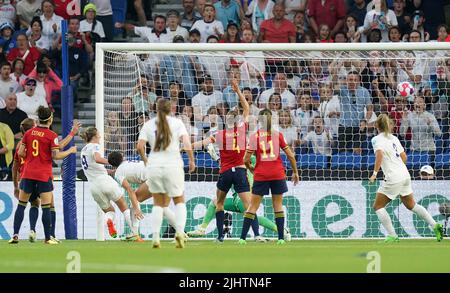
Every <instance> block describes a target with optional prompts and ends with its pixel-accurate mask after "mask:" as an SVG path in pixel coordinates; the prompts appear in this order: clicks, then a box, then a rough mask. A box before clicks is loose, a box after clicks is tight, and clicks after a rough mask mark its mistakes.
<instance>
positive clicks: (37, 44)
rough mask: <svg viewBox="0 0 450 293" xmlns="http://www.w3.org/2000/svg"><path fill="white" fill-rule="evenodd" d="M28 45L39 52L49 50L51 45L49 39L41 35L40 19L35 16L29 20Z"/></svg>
mask: <svg viewBox="0 0 450 293" xmlns="http://www.w3.org/2000/svg"><path fill="white" fill-rule="evenodd" d="M30 30H31V31H30V36H29V38H28V39H29V41H30V46H31V47H32V48H36V49H37V50H38V51H39V53H41V54H45V53H47V52H48V51H50V48H51V47H52V42H51V41H49V39H48V38H47V37H45V36H43V35H42V21H41V19H40V18H39V17H38V16H36V17H34V18H33V19H32V20H31V23H30Z"/></svg>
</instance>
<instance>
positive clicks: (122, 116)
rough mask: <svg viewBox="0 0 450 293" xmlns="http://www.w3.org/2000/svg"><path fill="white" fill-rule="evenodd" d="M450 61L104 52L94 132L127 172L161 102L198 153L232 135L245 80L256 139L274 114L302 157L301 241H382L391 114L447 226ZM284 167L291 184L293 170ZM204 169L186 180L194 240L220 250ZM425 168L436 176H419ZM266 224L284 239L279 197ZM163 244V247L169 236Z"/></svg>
mask: <svg viewBox="0 0 450 293" xmlns="http://www.w3.org/2000/svg"><path fill="white" fill-rule="evenodd" d="M449 49H450V46H449V45H448V44H443V43H423V44H422V43H416V44H415V43H402V44H245V45H244V44H242V45H241V44H201V45H200V44H97V58H96V60H97V61H96V69H97V70H96V72H97V74H96V115H97V116H96V124H97V127H98V128H99V129H100V131H101V133H103V138H104V141H103V145H104V148H105V154H106V155H108V153H109V152H111V151H121V152H123V153H124V154H125V157H126V159H127V160H138V159H139V157H138V155H137V152H136V142H137V137H138V133H139V129H140V128H141V126H142V124H143V123H144V122H145V121H146V120H148V119H150V118H153V117H155V115H156V109H155V105H156V101H157V100H158V99H161V98H164V99H170V101H171V102H172V114H173V115H174V116H176V117H178V118H179V119H181V120H182V121H183V123H184V124H185V126H186V128H187V130H188V132H189V134H190V135H191V139H192V141H193V142H194V141H199V140H202V139H203V138H205V137H207V136H209V135H210V134H211V132H214V131H216V130H217V129H221V128H223V122H224V119H225V115H226V113H227V111H229V110H230V109H234V108H240V107H241V106H240V104H239V102H238V101H239V100H238V98H237V95H236V94H235V93H234V92H233V90H232V89H231V86H230V81H231V79H236V80H237V81H238V82H239V86H240V89H241V91H242V92H243V94H244V95H245V97H246V99H247V101H248V102H249V104H250V114H251V116H250V119H249V128H250V129H249V132H252V131H254V130H255V129H256V126H257V123H256V116H257V115H258V113H259V111H260V110H261V109H263V108H268V109H270V110H272V113H273V117H274V119H275V120H274V122H273V123H274V125H275V127H276V128H278V129H279V131H281V132H282V133H283V134H284V137H285V139H286V141H287V143H288V144H289V145H290V146H291V147H292V149H293V150H294V151H295V154H296V159H297V165H298V168H299V170H300V171H301V183H300V184H299V185H297V186H295V187H294V186H293V185H292V184H290V183H289V191H288V192H287V193H286V194H285V195H284V207H285V212H286V226H287V227H288V228H289V230H290V233H291V235H292V237H294V238H373V237H383V236H384V235H385V231H384V229H383V228H382V227H381V225H380V223H379V221H378V219H377V216H376V214H375V212H374V211H373V209H372V205H373V201H374V198H375V194H376V190H377V188H378V186H379V183H380V181H381V180H382V174H379V177H378V182H377V183H374V184H370V183H369V182H368V178H369V176H370V174H372V171H373V166H374V164H375V156H374V152H373V148H372V144H371V138H372V137H373V136H375V135H376V134H377V132H376V129H375V126H374V122H375V120H376V118H377V116H378V115H380V114H382V113H386V114H388V115H389V116H390V117H391V119H392V120H393V125H394V129H393V133H394V134H395V135H396V136H398V138H399V139H400V141H401V142H402V145H403V146H404V148H405V152H406V153H407V155H408V162H407V166H408V169H409V170H410V173H411V176H412V178H413V190H414V196H415V199H416V201H417V202H419V203H420V204H422V205H423V206H424V207H425V208H427V209H428V211H429V212H430V213H431V214H432V216H433V217H434V218H435V219H436V220H437V221H441V222H443V221H444V217H443V216H442V215H440V214H439V206H440V205H441V204H443V203H445V202H447V203H448V202H450V181H449V178H450V172H449V167H450V153H449V118H448V114H449V113H448V111H449V106H448V105H449V104H448V96H449V94H450V51H449ZM280 156H281V158H282V160H283V163H284V164H285V167H286V170H287V177H288V179H290V175H291V173H292V172H291V167H290V165H289V163H288V160H287V158H286V157H285V156H284V154H280ZM183 158H184V160H185V163H187V156H185V155H184V154H183ZM195 158H196V164H197V170H196V172H195V173H194V174H191V175H189V174H187V175H186V190H185V198H186V201H187V209H188V218H187V225H186V230H187V231H191V230H196V229H197V228H198V227H199V226H200V225H202V226H201V227H202V228H205V236H204V237H206V238H212V237H215V235H216V227H215V218H214V215H213V217H212V220H211V217H209V219H205V214H206V212H207V209H208V206H209V205H210V203H211V202H212V201H213V200H214V197H215V193H216V182H217V179H218V171H219V168H218V166H219V163H218V162H217V161H215V160H214V159H213V158H212V157H211V155H210V153H209V152H208V151H207V150H206V149H196V150H195ZM426 165H429V166H430V168H431V169H429V170H431V171H432V173H431V172H429V170H428V171H427V170H425V171H426V172H428V173H430V174H428V173H426V172H422V173H421V171H420V170H421V168H422V167H423V166H426ZM186 166H187V164H186ZM427 168H428V167H426V169H427ZM380 173H381V172H380ZM227 198H229V199H228V200H227V203H226V209H227V210H226V212H227V213H229V215H228V216H227V221H226V229H227V230H228V231H229V237H238V236H239V235H240V234H239V233H240V230H241V227H242V214H241V213H239V211H242V209H243V208H242V205H240V204H239V201H238V200H237V199H234V198H233V195H232V192H230V193H229V194H228V196H227ZM151 208H152V200H151V199H150V200H149V201H147V202H144V203H142V210H143V211H144V213H146V214H147V217H146V218H145V219H144V220H143V221H142V222H141V224H140V231H141V234H142V236H143V237H144V238H150V237H151V232H150V231H151V228H150V225H151V224H150V217H149V214H150V213H151ZM387 210H388V212H389V214H390V215H391V217H392V219H393V222H394V226H395V228H396V231H397V233H398V234H399V236H401V237H429V236H432V231H431V230H430V229H429V228H428V227H427V225H426V223H425V222H423V221H422V220H420V219H419V218H418V217H417V216H416V215H415V214H413V213H411V212H410V211H407V210H406V208H405V207H404V206H402V205H401V202H400V200H399V199H397V200H394V201H393V202H392V203H391V204H390V205H389V207H388V208H387ZM258 216H259V218H262V217H265V218H267V219H264V220H263V221H262V222H263V223H261V220H260V224H262V225H264V226H261V227H260V232H261V234H262V235H263V236H266V237H275V236H276V232H275V231H274V230H273V225H271V221H273V220H274V216H273V211H272V205H271V199H270V197H265V198H264V199H263V204H262V206H261V208H260V209H259V211H258ZM205 220H210V223H209V222H208V221H206V222H205ZM166 227H168V226H166ZM166 232H170V229H166V230H164V229H163V230H162V233H165V235H163V237H165V236H168V235H169V236H170V233H169V234H168V233H166Z"/></svg>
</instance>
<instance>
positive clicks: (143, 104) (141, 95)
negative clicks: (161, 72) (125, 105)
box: [128, 74, 157, 113]
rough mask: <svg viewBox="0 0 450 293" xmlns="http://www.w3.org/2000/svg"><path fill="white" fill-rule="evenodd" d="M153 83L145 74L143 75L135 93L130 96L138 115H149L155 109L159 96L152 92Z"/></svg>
mask: <svg viewBox="0 0 450 293" xmlns="http://www.w3.org/2000/svg"><path fill="white" fill-rule="evenodd" d="M151 83H152V82H151V81H149V80H148V78H147V76H146V75H145V74H141V76H140V78H139V80H138V82H137V83H136V85H135V86H134V88H133V91H132V92H131V93H129V94H128V96H129V97H132V99H133V105H134V109H135V111H136V112H137V113H145V112H148V113H149V112H151V111H152V109H153V108H154V105H155V103H156V98H157V96H156V94H155V93H154V91H152V87H151V86H152V85H151Z"/></svg>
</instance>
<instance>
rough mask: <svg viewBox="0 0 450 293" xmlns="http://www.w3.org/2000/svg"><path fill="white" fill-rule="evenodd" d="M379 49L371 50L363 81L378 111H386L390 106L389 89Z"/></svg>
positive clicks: (362, 75)
mask: <svg viewBox="0 0 450 293" xmlns="http://www.w3.org/2000/svg"><path fill="white" fill-rule="evenodd" d="M381 58H382V56H381V53H380V52H379V51H370V52H369V58H368V62H367V65H366V66H365V68H364V69H363V70H362V71H361V83H362V85H363V86H364V87H365V88H366V89H367V90H369V92H370V93H371V95H372V103H373V104H374V105H375V111H376V112H386V111H387V108H388V100H387V98H388V91H389V84H388V83H387V77H386V68H385V67H384V64H383V62H382V59H381Z"/></svg>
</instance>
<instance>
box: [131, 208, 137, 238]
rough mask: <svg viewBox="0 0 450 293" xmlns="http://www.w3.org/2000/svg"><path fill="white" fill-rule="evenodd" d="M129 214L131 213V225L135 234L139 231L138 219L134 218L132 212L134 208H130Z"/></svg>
mask: <svg viewBox="0 0 450 293" xmlns="http://www.w3.org/2000/svg"><path fill="white" fill-rule="evenodd" d="M130 215H131V225H132V228H131V230H133V233H134V235H137V234H138V233H139V220H138V219H137V218H136V214H135V213H134V209H130Z"/></svg>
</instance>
